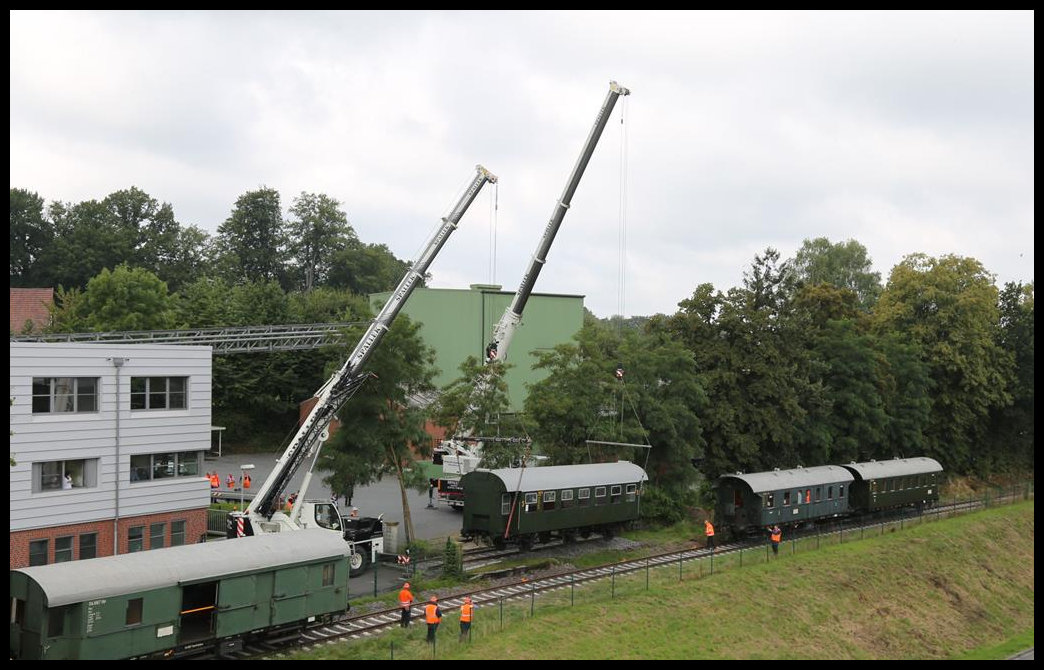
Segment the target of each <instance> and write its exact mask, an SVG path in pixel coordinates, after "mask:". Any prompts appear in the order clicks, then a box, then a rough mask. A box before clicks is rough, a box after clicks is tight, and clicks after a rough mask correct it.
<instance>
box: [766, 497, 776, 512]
mask: <svg viewBox="0 0 1044 670" xmlns="http://www.w3.org/2000/svg"><path fill="white" fill-rule="evenodd" d="M775 506H776V494H775V493H766V494H765V509H772V508H773V507H775Z"/></svg>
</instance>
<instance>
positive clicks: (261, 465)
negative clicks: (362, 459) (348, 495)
mask: <svg viewBox="0 0 1044 670" xmlns="http://www.w3.org/2000/svg"><path fill="white" fill-rule="evenodd" d="M277 458H278V456H277V455H276V454H227V453H226V454H224V455H223V456H222V457H221V458H211V457H210V456H208V457H207V460H206V462H205V463H204V464H203V469H204V471H206V472H209V471H211V470H217V471H218V474H219V475H220V476H221V485H222V488H223V489H224V485H225V484H224V483H225V478H226V477H227V476H228V475H229V473H231V474H232V475H234V476H235V478H236V479H237V480H238V479H239V476H240V473H241V470H240V466H242V465H245V464H252V465H253V466H254V469H253V470H251V471H250V478H251V480H252V481H253V486H252V488H254V489H257V488H258V487H259V486H260V485H261V483H262V482H263V481H265V479H266V478H267V477H268V475H270V474H271V473H272V469H273V468H274V467H275V462H276V460H277ZM321 474H322V473H317V474H316V475H314V476H313V477H312V483H311V484H310V485H309V489H308V493H307V496H306V497H307V498H309V499H328V498H329V497H330V493H331V492H330V487H328V486H326V485H325V484H323V482H322V476H321ZM303 480H304V470H303V469H302V470H300V471H299V472H298V473H297V474H296V475H294V478H293V479H292V480H291V485H290V487H289V488H288V489H287V490H288V491H297V490H299V489H300V487H301V483H302V481H303ZM406 498H407V501H408V504H409V507H410V516H411V517H412V518H413V528H414V532H415V533H416V534H417V539H420V540H431V541H432V542H433V543H434V542H437V541H439V540H444V539H445V538H446V537H449V536H456V535H458V534H459V533H460V526H461V514H460V512H457V511H454V510H453V509H452V508H449V507H446V506H437V507H435V508H434V509H430V508H428V494H427V493H417V492H416V491H407V492H406ZM352 504H353V505H354V506H355V507H358V508H359V516H378V515H380V514H383V515H384V520H385V521H386V522H395V523H398V524H399V529H400V530H399V533H398V534H399V542H400V543H401V546H402V547H405V531H404V530H403V526H402V520H403V511H402V494H401V493H400V491H399V483H398V481H397V480H396V479H395V478H394V477H386V478H384V479H383V480H381V481H380V482H378V483H376V484H371V485H370V486H363V487H359V488H356V489H355V495H354V497H353V498H352ZM436 504H437V501H436ZM338 505H339V506H343V505H344V500H343V499H342V500H340V501H338ZM342 512H343V513H345V514H347V513H348V510H342ZM398 550H399V548H397V547H396V548H393V547H390V546H385V552H387V553H396V552H397V551H398ZM403 577H404V570H403V568H401V567H399V566H398V565H394V564H392V565H388V564H379V565H377V566H376V569H373V568H371V569H370V570H369V571H367V572H366V573H365V574H363V575H361V576H359V577H353V578H352V579H351V580H350V582H349V586H348V588H349V589H350V591H351V592H352V593H356V594H359V595H360V596H363V595H374V594H375V593H386V592H388V591H397V590H398V589H399V588H400V587H401V586H402V582H403Z"/></svg>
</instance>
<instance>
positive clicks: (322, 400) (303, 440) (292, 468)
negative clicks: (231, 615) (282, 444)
mask: <svg viewBox="0 0 1044 670" xmlns="http://www.w3.org/2000/svg"><path fill="white" fill-rule="evenodd" d="M475 169H476V175H475V178H474V179H473V180H472V181H471V184H470V185H469V186H468V188H467V189H466V190H465V192H464V195H463V196H461V198H460V200H459V201H458V202H457V204H456V205H455V206H454V208H453V209H452V211H451V212H450V214H449V215H448V216H446V217H445V218H443V219H442V225H441V227H440V228H439V230H438V231H437V232H436V233H435V235H434V236H433V237H432V238H431V240H430V241H429V242H428V244H427V246H426V247H425V248H424V250H423V251H422V252H421V254H420V256H418V258H417V260H416V261H414V263H413V265H412V266H410V268H409V270H408V271H407V272H406V275H405V276H404V277H403V278H402V280H401V281H400V282H399V285H398V287H397V288H396V289H395V291H393V292H392V294H391V296H389V298H388V301H387V302H386V303H385V304H384V307H383V308H382V309H381V311H380V313H379V314H378V315H377V316H376V317H375V318H374V320H373V322H372V323H371V324H370V326H369V328H367V330H366V332H365V333H364V334H363V336H362V338H361V339H360V340H359V343H358V344H356V346H355V349H354V350H353V351H352V353H351V355H350V356H349V357H348V359H347V360H346V361H345V363H344V365H342V366H341V368H340V370H338V371H337V372H335V373H334V374H333V375H332V376H331V377H330V379H329V380H328V381H327V382H326V383H325V384H324V385H323V386H322V388H320V389H319V391H318V392H317V393H316V394H315V397H316V398H317V399H318V400H317V401H316V403H315V404H314V405H313V406H312V409H311V411H310V412H309V413H308V416H307V417H306V418H305V420H304V422H303V423H302V424H301V427H300V428H299V429H298V431H297V433H296V434H295V435H294V437H293V439H292V440H291V441H290V444H289V446H288V447H287V448H286V450H285V451H284V452H283V455H282V456H280V457H279V460H278V461H276V464H275V467H274V468H273V469H272V473H271V474H270V475H269V476H268V478H267V479H266V480H265V482H264V483H263V484H262V485H261V487H260V488H259V489H258V491H257V494H256V495H255V497H254V500H253V502H251V503H250V506H249V507H248V508H247V510H246V513H245V516H247V517H248V518H250V519H251V520H253V519H262V518H263V519H267V518H269V517H271V516H272V514H273V513H274V512H276V511H278V500H279V496H280V495H281V494H282V493H283V491H284V490H285V489H286V487H287V485H288V484H289V482H290V480H291V479H292V478H293V476H294V474H295V473H296V472H297V470H298V469H299V468H300V467H301V464H302V463H303V462H304V461H305V459H307V458H308V457H309V456H312V468H310V469H309V471H308V473H307V475H306V478H305V483H304V484H303V485H302V487H301V490H300V491H299V492H298V497H297V503H296V504H295V508H294V512H296V511H297V510H298V508H299V505H300V504H301V502H302V501H303V500H304V496H305V492H306V490H307V484H308V482H309V480H310V478H311V472H312V469H314V464H315V461H316V458H317V457H318V455H319V448H320V445H321V444H322V442H323V441H324V440H325V439H326V438H327V437H328V434H327V429H328V427H329V425H330V421H331V420H333V418H334V415H335V414H336V413H337V411H338V410H339V409H340V408H341V407H342V406H343V405H344V403H345V402H347V401H348V399H349V398H351V397H352V395H354V394H355V392H356V391H357V390H358V389H359V387H360V386H361V385H362V383H363V382H364V381H365V380H366V375H365V374H364V373H363V372H362V368H363V366H364V365H365V364H366V362H367V360H368V359H369V358H370V354H371V353H372V352H373V350H374V348H375V347H376V346H377V345H378V344H379V343H380V341H381V340H382V339H383V337H384V335H385V333H387V331H388V328H389V327H390V326H391V324H392V321H394V320H395V317H396V316H397V315H398V313H399V311H400V310H401V309H402V307H403V305H404V304H405V303H406V299H407V298H409V297H410V294H411V293H413V290H414V289H415V288H416V287H417V284H418V282H420V281H421V279H423V277H424V275H425V273H426V272H427V271H428V267H429V266H430V265H431V262H432V261H433V260H434V259H435V256H436V255H437V254H438V253H439V251H440V250H441V249H442V246H443V245H444V244H445V242H446V240H447V239H448V238H449V235H450V233H452V232H453V231H454V230H455V229H456V228H457V224H458V223H459V222H460V219H461V218H462V217H463V216H464V213H465V212H466V211H467V210H468V207H469V206H470V205H471V203H472V202H474V200H475V198H476V197H477V196H478V194H479V191H480V190H481V189H482V187H483V186H484V185H485V184H486V182H490V183H495V182H496V181H497V178H496V176H495V175H493V174H492V173H490V172H489V171H488V170H486V169H485V168H484V167H482V166H481V165H478V166H476V168H475ZM295 516H296V515H295V514H294V513H291V517H290V518H291V519H294V518H295ZM254 525H255V526H256V525H258V524H254Z"/></svg>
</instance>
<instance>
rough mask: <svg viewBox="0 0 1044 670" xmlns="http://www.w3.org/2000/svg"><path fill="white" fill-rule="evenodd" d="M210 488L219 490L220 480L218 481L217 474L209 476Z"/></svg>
mask: <svg viewBox="0 0 1044 670" xmlns="http://www.w3.org/2000/svg"><path fill="white" fill-rule="evenodd" d="M210 488H212V489H219V488H221V480H220V479H218V476H217V473H215V474H212V475H210Z"/></svg>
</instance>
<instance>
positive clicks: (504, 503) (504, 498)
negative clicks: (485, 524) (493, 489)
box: [500, 493, 511, 516]
mask: <svg viewBox="0 0 1044 670" xmlns="http://www.w3.org/2000/svg"><path fill="white" fill-rule="evenodd" d="M500 514H501V516H507V515H508V514H511V494H510V493H501V494H500Z"/></svg>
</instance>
